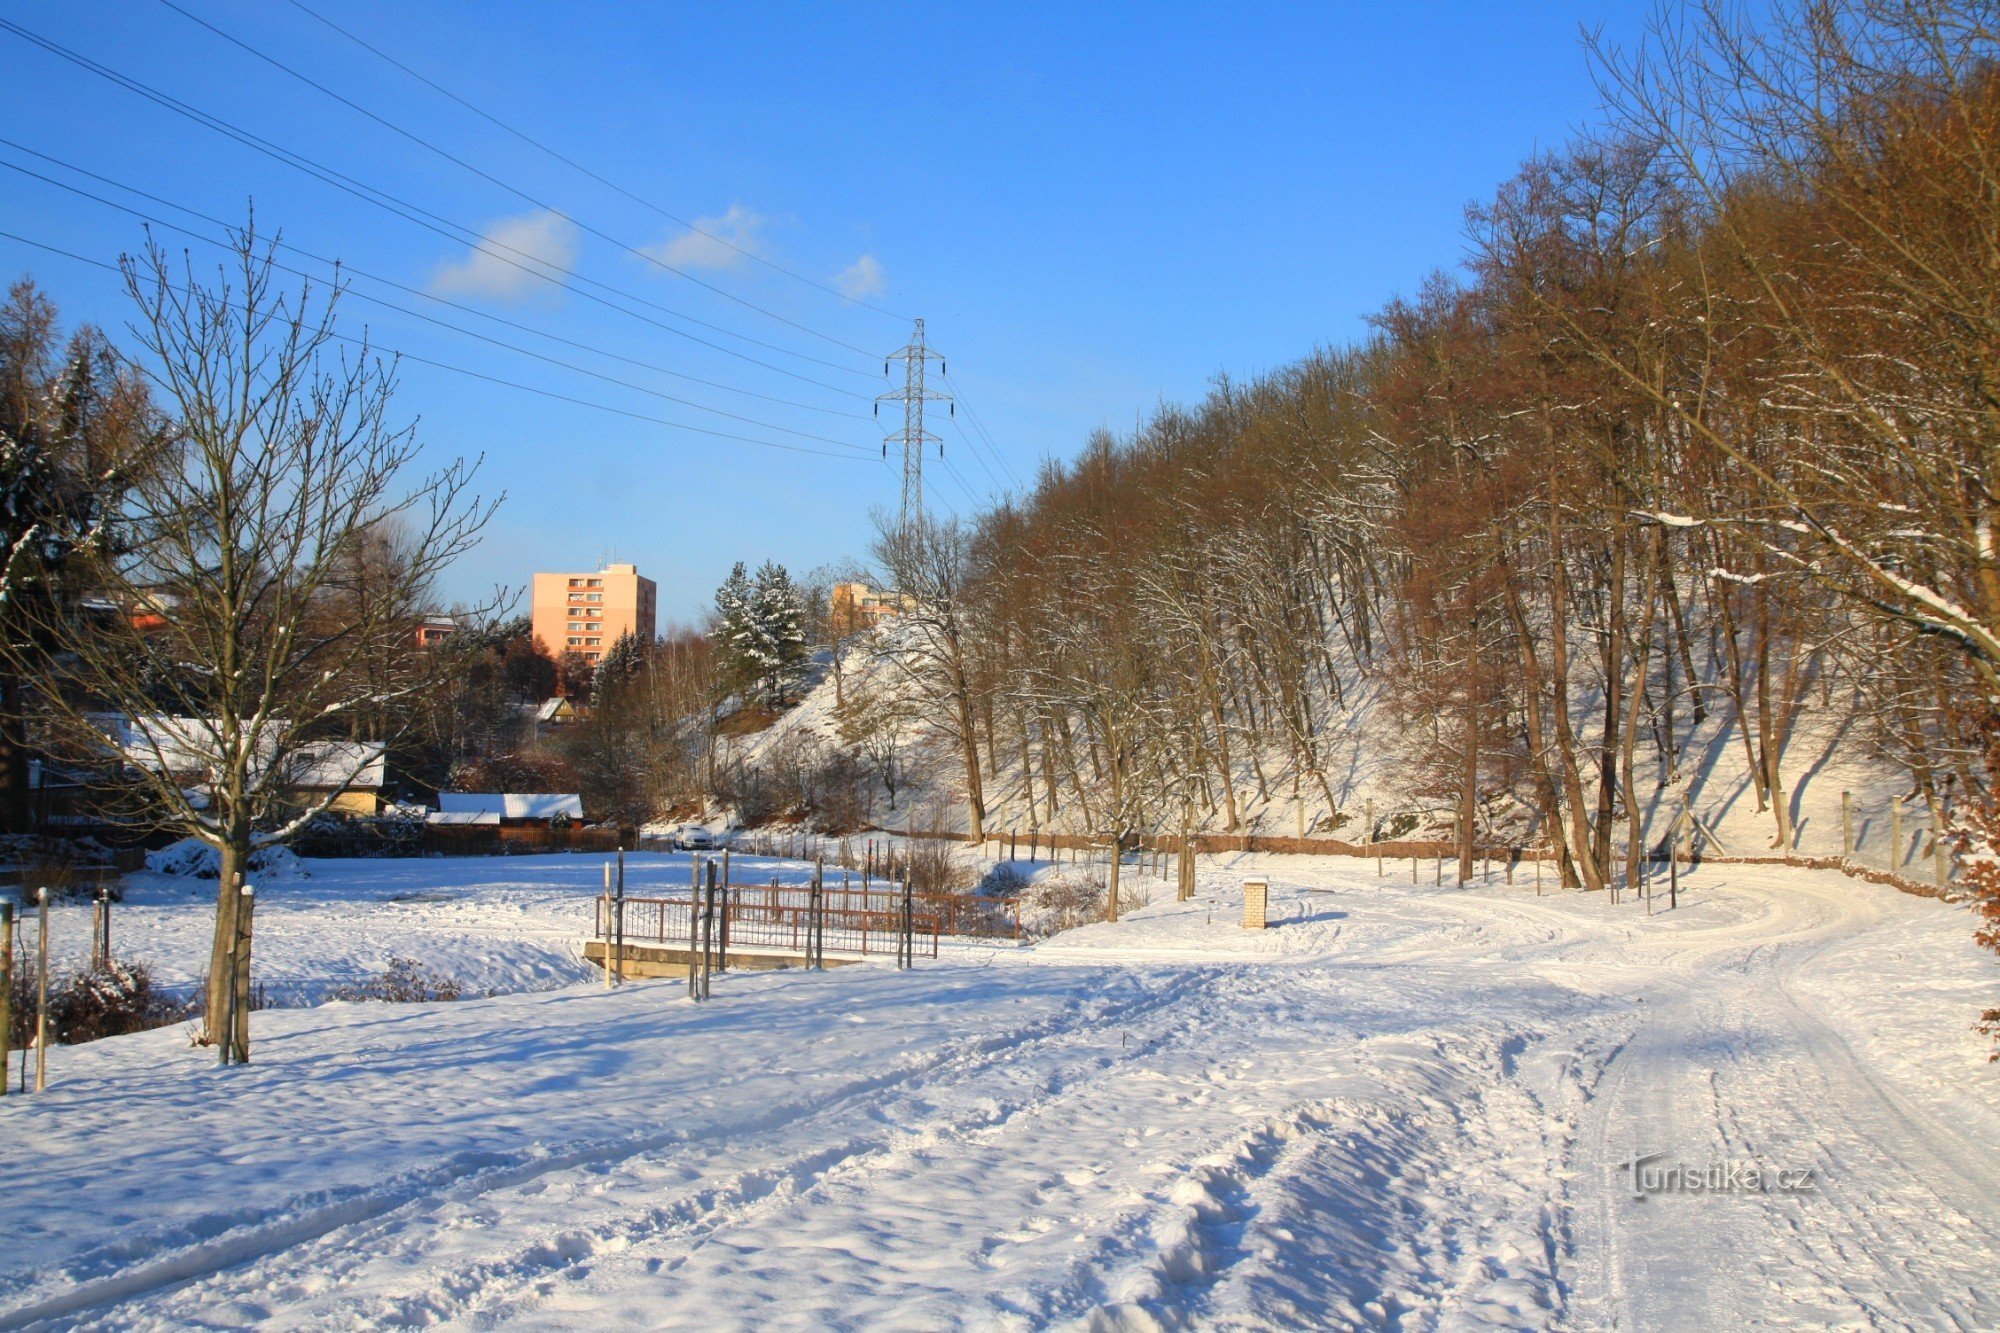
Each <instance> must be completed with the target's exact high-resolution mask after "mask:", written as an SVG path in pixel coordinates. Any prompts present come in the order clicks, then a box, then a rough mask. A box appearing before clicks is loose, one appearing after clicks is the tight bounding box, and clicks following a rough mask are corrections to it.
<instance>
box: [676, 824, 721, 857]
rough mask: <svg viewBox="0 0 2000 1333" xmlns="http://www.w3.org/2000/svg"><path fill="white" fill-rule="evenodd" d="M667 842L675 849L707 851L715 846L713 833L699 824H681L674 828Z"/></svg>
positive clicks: (712, 849)
mask: <svg viewBox="0 0 2000 1333" xmlns="http://www.w3.org/2000/svg"><path fill="white" fill-rule="evenodd" d="M668 843H669V845H670V846H672V847H673V848H674V849H675V850H676V851H682V852H709V851H714V850H715V847H716V840H715V835H714V834H713V833H710V832H709V831H708V830H707V829H705V828H703V827H702V826H701V825H699V824H683V825H681V826H680V827H679V828H677V829H675V830H674V836H673V837H672V838H670V839H668Z"/></svg>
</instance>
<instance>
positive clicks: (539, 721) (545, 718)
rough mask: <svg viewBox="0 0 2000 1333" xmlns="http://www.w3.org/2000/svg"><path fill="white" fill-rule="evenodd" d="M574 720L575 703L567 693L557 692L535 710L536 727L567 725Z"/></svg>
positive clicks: (575, 713) (575, 712)
mask: <svg viewBox="0 0 2000 1333" xmlns="http://www.w3.org/2000/svg"><path fill="white" fill-rule="evenodd" d="M576 720H577V711H576V704H575V702H574V701H572V700H571V699H570V698H569V697H568V696H567V695H562V694H558V695H557V696H556V697H555V698H553V699H550V700H547V701H546V702H544V703H543V704H542V706H541V707H540V708H537V709H536V710H535V725H536V726H538V727H567V726H570V725H571V724H572V723H574V722H575V721H576Z"/></svg>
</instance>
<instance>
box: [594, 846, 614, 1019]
mask: <svg viewBox="0 0 2000 1333" xmlns="http://www.w3.org/2000/svg"><path fill="white" fill-rule="evenodd" d="M597 939H598V942H599V943H600V944H602V945H603V946H604V957H603V959H602V961H603V963H604V989H606V990H610V989H611V863H610V862H609V861H606V862H605V863H604V892H603V893H602V894H601V895H599V897H598V899H597Z"/></svg>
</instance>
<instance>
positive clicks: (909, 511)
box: [875, 319, 958, 528]
mask: <svg viewBox="0 0 2000 1333" xmlns="http://www.w3.org/2000/svg"><path fill="white" fill-rule="evenodd" d="M896 361H900V362H902V363H903V387H902V388H900V389H897V390H895V391H894V392H892V393H885V394H881V395H879V396H877V397H876V399H875V415H876V416H878V417H879V416H881V415H882V404H883V403H901V404H902V405H903V428H902V429H901V430H899V431H895V432H893V433H892V434H890V435H887V436H885V437H884V438H883V440H882V457H884V458H887V457H888V456H889V446H890V445H891V444H900V445H901V446H902V449H903V509H902V517H901V521H900V526H901V527H905V528H907V527H909V525H910V520H912V519H914V518H918V517H920V516H921V515H922V514H923V512H924V446H925V445H926V444H936V445H937V447H938V457H940V458H942V457H944V439H943V438H942V437H941V436H937V435H932V434H930V433H929V432H927V431H925V430H924V404H925V403H951V395H949V394H945V393H940V392H939V391H937V390H936V389H932V388H927V387H926V386H925V384H924V371H925V369H926V366H927V363H929V362H931V361H935V362H937V363H938V371H939V373H940V374H942V373H943V371H944V358H943V357H942V356H940V355H938V354H937V353H936V352H933V351H931V350H930V349H929V348H928V347H926V346H925V345H924V322H923V321H922V320H921V319H920V320H918V321H917V327H916V329H915V331H914V332H912V333H911V335H910V341H909V343H908V345H907V346H904V347H901V348H899V349H897V350H896V351H894V352H891V353H890V354H889V358H888V360H886V361H884V362H883V363H882V376H883V378H884V379H886V378H888V375H889V366H890V363H891V362H896ZM950 410H951V413H952V415H953V416H956V415H957V414H958V405H957V404H956V403H951V408H950Z"/></svg>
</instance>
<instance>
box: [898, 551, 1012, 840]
mask: <svg viewBox="0 0 2000 1333" xmlns="http://www.w3.org/2000/svg"><path fill="white" fill-rule="evenodd" d="M876 526H877V529H878V531H879V533H880V537H879V539H878V540H877V542H876V544H875V556H876V559H878V560H879V561H881V563H882V565H883V566H884V567H885V568H886V569H887V570H888V571H889V574H890V576H891V578H892V579H893V581H894V583H895V587H896V590H897V591H899V592H901V593H902V594H903V595H904V596H906V597H908V598H910V599H911V605H910V606H909V607H908V608H907V609H906V610H905V611H904V612H903V613H902V614H901V615H899V616H897V617H896V620H895V628H894V630H893V631H892V632H891V633H890V634H888V635H886V636H885V637H884V639H883V641H882V642H883V655H884V657H885V658H886V659H887V661H888V662H889V664H890V665H891V666H892V668H893V669H894V670H895V671H896V673H897V674H898V675H899V676H900V677H901V678H902V679H903V680H905V681H906V682H907V683H908V684H909V685H910V686H911V687H912V688H913V689H914V690H915V692H916V693H917V694H918V696H919V697H921V698H922V699H923V700H924V701H925V702H926V704H927V705H928V707H927V708H926V710H925V711H926V714H927V715H928V716H929V718H930V719H931V721H932V722H933V724H934V725H935V726H936V727H937V729H938V730H939V731H940V732H941V733H942V734H944V735H946V736H948V737H949V738H950V739H951V741H952V743H953V745H954V747H955V748H956V749H957V751H958V753H959V756H960V758H961V759H962V760H963V761H964V766H965V809H966V820H967V826H968V828H969V829H970V831H971V833H972V837H973V840H974V841H975V842H976V841H979V840H980V839H982V838H984V837H985V827H986V798H985V790H984V787H983V784H982V782H981V777H980V771H979V733H978V714H977V707H976V704H977V701H976V700H975V699H974V697H973V694H974V690H973V682H974V679H975V675H976V672H975V670H974V665H973V660H972V656H973V654H972V649H973V640H972V625H971V616H970V614H969V611H970V608H969V607H968V605H967V603H966V592H967V588H968V585H969V584H970V583H971V582H972V537H971V534H970V533H969V532H967V531H966V530H965V529H964V528H962V527H960V526H959V524H958V522H957V520H955V519H954V520H951V521H948V522H946V521H940V520H938V519H933V518H929V517H925V516H921V515H919V516H918V517H916V518H913V519H911V520H910V521H909V522H907V523H901V524H898V523H893V522H891V521H890V520H888V519H887V518H885V517H882V516H878V517H877V521H876Z"/></svg>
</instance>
